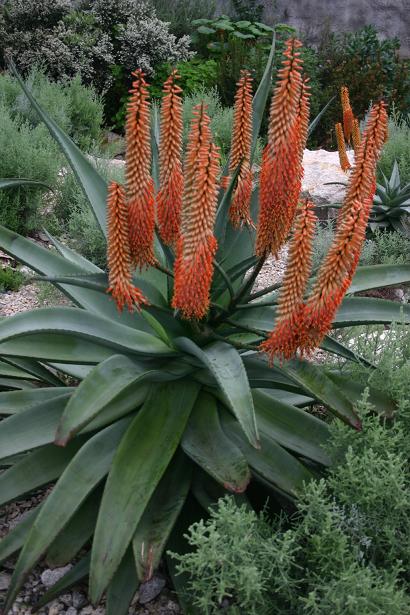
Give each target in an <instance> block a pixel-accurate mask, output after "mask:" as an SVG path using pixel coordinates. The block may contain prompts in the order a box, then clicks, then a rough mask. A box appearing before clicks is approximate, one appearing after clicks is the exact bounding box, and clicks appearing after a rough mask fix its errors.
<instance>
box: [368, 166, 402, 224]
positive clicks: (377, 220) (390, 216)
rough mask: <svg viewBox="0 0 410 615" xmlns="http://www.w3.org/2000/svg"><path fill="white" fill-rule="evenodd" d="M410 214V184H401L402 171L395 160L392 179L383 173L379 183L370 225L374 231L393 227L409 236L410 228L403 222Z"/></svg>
mask: <svg viewBox="0 0 410 615" xmlns="http://www.w3.org/2000/svg"><path fill="white" fill-rule="evenodd" d="M409 214H410V184H407V186H402V185H401V181H400V171H399V167H398V164H397V161H396V160H395V161H394V165H393V169H392V172H391V175H390V179H387V177H386V176H385V175H384V173H382V181H381V182H380V183H377V187H376V194H375V196H374V199H373V207H372V211H371V214H370V220H369V226H370V228H371V229H372V231H374V230H376V229H377V228H379V229H381V228H383V229H393V230H395V231H398V232H399V233H403V234H404V235H407V236H409V230H408V228H407V227H406V226H405V225H404V224H403V219H404V218H406V217H407V216H409Z"/></svg>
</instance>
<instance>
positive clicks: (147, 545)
mask: <svg viewBox="0 0 410 615" xmlns="http://www.w3.org/2000/svg"><path fill="white" fill-rule="evenodd" d="M191 474H192V467H191V464H190V463H189V461H188V459H187V458H186V456H185V455H184V453H183V452H182V451H181V450H180V449H179V450H177V452H176V453H175V455H174V457H173V459H172V461H171V463H170V464H169V466H168V468H167V470H166V472H165V474H164V476H163V477H162V479H161V481H160V482H159V484H158V486H157V488H156V489H155V491H154V494H153V496H152V497H151V499H150V501H149V503H148V506H147V507H146V509H145V511H144V514H143V515H142V517H141V519H140V522H139V523H138V526H137V530H136V532H135V534H134V537H133V539H132V548H133V551H134V558H135V564H136V566H137V574H138V578H139V579H140V581H147V580H148V579H150V578H151V577H152V574H153V572H154V570H155V569H156V568H157V567H158V565H159V563H160V560H161V557H162V554H163V552H164V549H165V545H166V543H167V541H168V538H169V536H170V533H171V531H172V528H173V527H174V525H175V522H176V520H177V518H178V515H179V513H180V511H181V509H182V507H183V505H184V503H185V500H186V498H187V495H188V491H189V487H190V484H191Z"/></svg>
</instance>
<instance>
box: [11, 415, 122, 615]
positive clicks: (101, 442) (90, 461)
mask: <svg viewBox="0 0 410 615" xmlns="http://www.w3.org/2000/svg"><path fill="white" fill-rule="evenodd" d="M129 423H130V419H122V420H121V421H117V422H116V423H115V424H114V425H111V426H110V427H106V428H105V429H104V430H102V431H100V432H99V433H97V434H96V435H95V436H93V437H92V438H91V439H90V440H88V442H87V443H86V444H85V445H84V446H83V447H82V448H81V449H80V451H79V452H78V453H77V455H76V456H75V457H74V459H73V460H72V461H71V463H70V464H69V465H68V467H67V468H66V469H65V471H64V472H63V474H62V476H61V477H60V480H59V481H58V482H57V484H56V485H55V487H54V489H53V491H52V492H51V493H50V495H49V496H48V497H47V499H46V500H45V502H44V503H43V505H42V507H41V510H40V513H39V514H38V516H37V518H36V520H35V522H34V525H33V527H32V529H31V531H30V534H29V535H28V538H27V540H26V542H25V544H24V547H23V549H22V551H21V553H20V556H19V558H18V560H17V564H16V567H15V569H14V573H13V576H12V579H11V583H10V587H9V591H8V594H7V598H6V603H5V605H4V609H5V611H6V612H7V611H8V610H9V608H10V607H11V605H12V604H13V602H14V600H15V598H16V596H17V593H18V591H19V589H20V587H21V586H22V584H23V582H24V579H25V577H26V575H27V574H28V573H29V571H30V570H31V568H32V567H33V566H34V565H35V563H36V562H37V561H38V560H39V559H40V558H41V556H42V555H43V554H44V553H45V552H46V551H47V549H48V548H49V546H50V545H51V543H52V542H53V540H54V539H55V538H56V536H57V535H58V534H59V532H60V531H61V530H62V529H63V528H64V526H65V525H66V524H67V523H68V522H69V520H70V519H71V517H72V516H73V515H74V513H75V512H76V510H77V509H78V508H79V507H80V505H81V503H82V502H83V501H84V500H85V499H86V497H87V496H88V495H89V493H91V491H92V490H93V489H94V487H95V486H96V485H97V484H98V483H99V482H100V481H101V479H102V478H104V476H105V475H106V474H107V472H108V471H109V469H110V467H111V464H112V460H113V457H114V454H115V451H116V449H117V446H118V444H119V441H120V439H121V437H122V435H123V434H124V431H125V430H126V429H127V427H128V426H129Z"/></svg>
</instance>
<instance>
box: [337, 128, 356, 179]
mask: <svg viewBox="0 0 410 615" xmlns="http://www.w3.org/2000/svg"><path fill="white" fill-rule="evenodd" d="M335 132H336V141H337V150H338V152H339V162H340V168H341V169H342V171H344V172H346V171H349V169H351V168H352V165H351V164H350V160H349V158H348V156H347V151H346V144H345V138H344V134H343V127H342V125H341V123H340V122H337V124H335Z"/></svg>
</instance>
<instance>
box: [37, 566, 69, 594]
mask: <svg viewBox="0 0 410 615" xmlns="http://www.w3.org/2000/svg"><path fill="white" fill-rule="evenodd" d="M69 570H71V564H68V566H63V567H62V568H54V570H51V569H50V568H47V570H44V572H43V573H42V574H41V582H42V584H43V585H45V587H47V588H48V587H51V586H52V585H54V584H55V583H57V581H59V580H60V579H61V577H63V576H64V575H65V574H66V573H67V572H68V571H69Z"/></svg>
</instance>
